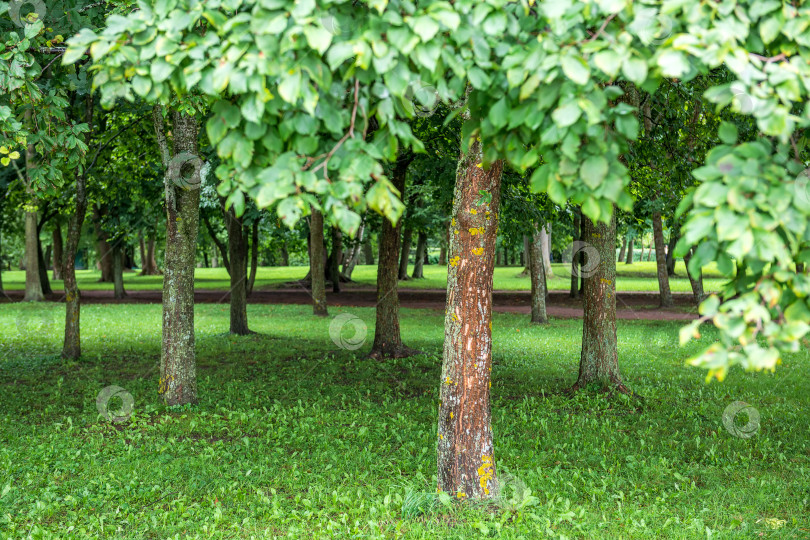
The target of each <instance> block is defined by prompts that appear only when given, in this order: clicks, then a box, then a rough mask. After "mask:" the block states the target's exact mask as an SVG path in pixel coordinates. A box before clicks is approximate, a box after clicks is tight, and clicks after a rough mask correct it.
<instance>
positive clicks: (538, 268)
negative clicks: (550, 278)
mask: <svg viewBox="0 0 810 540" xmlns="http://www.w3.org/2000/svg"><path fill="white" fill-rule="evenodd" d="M543 230H545V226H543V227H540V228H536V229H535V233H534V235H533V236H532V241H531V246H530V248H529V271H530V272H531V279H532V318H531V322H533V323H535V324H546V323H547V322H548V315H547V314H546V294H547V290H546V265H545V264H544V262H543V235H542V233H541V231H543Z"/></svg>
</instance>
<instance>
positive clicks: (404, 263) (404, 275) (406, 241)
mask: <svg viewBox="0 0 810 540" xmlns="http://www.w3.org/2000/svg"><path fill="white" fill-rule="evenodd" d="M412 237H413V230H412V229H411V228H410V227H406V228H405V230H404V231H403V233H402V249H401V253H400V255H399V279H401V280H405V279H408V259H409V258H410V255H411V238H412Z"/></svg>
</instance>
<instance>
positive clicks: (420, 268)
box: [411, 232, 427, 279]
mask: <svg viewBox="0 0 810 540" xmlns="http://www.w3.org/2000/svg"><path fill="white" fill-rule="evenodd" d="M426 255H427V233H426V232H420V233H419V236H418V237H417V239H416V255H415V258H414V263H413V274H411V277H413V278H418V279H422V278H424V277H425V272H424V266H425V256H426Z"/></svg>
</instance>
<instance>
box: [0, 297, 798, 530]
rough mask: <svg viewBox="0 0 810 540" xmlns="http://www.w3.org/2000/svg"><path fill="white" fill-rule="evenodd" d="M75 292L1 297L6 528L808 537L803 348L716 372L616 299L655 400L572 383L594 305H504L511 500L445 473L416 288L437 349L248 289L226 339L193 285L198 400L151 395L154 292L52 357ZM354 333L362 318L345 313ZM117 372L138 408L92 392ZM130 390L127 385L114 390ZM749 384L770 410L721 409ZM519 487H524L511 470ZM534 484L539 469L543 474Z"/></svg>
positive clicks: (96, 322)
mask: <svg viewBox="0 0 810 540" xmlns="http://www.w3.org/2000/svg"><path fill="white" fill-rule="evenodd" d="M62 313H63V312H62V309H61V307H59V306H54V305H24V304H6V305H2V306H0V335H2V336H3V338H2V340H0V385H1V386H2V390H3V391H2V392H0V531H2V532H1V533H0V536H2V537H9V538H12V537H25V536H28V535H30V536H31V537H34V538H46V537H71V538H86V537H93V538H100V537H105V538H160V539H164V538H185V537H196V538H251V537H254V538H265V537H267V538H270V537H277V536H289V537H292V538H380V537H385V538H395V537H405V538H475V539H477V538H482V537H487V536H490V537H500V538H543V537H554V538H563V537H567V538H639V539H641V538H644V539H646V538H754V537H758V538H759V537H762V538H807V537H808V535H810V448H809V447H808V442H807V441H808V422H807V419H808V417H810V402H809V400H810V398H809V396H808V392H807V380H808V375H810V373H808V362H807V354H806V353H803V354H802V355H800V356H798V355H797V356H794V357H791V358H787V359H786V360H785V365H784V366H782V367H780V368H779V370H778V371H777V372H776V373H775V374H773V375H772V374H746V373H744V372H741V371H739V370H734V371H733V372H732V373H731V374H730V375H729V377H728V379H727V380H726V381H725V382H724V383H722V384H718V383H712V384H708V385H707V384H706V383H705V382H704V375H705V373H704V372H703V371H700V370H697V369H694V368H687V367H685V365H684V358H686V357H687V356H688V355H689V354H690V353H694V352H695V351H696V350H697V348H698V347H699V346H701V345H706V344H707V343H710V342H711V341H712V340H713V339H714V335H713V333H712V332H711V331H706V332H705V333H704V337H703V342H702V343H701V344H692V345H690V346H689V347H687V348H686V349H679V348H678V346H677V332H678V328H679V326H678V325H677V324H673V323H664V322H629V321H621V322H620V326H619V342H620V362H621V365H622V370H623V372H624V376H625V379H626V381H627V382H628V384H629V385H630V386H631V387H632V388H633V389H634V390H636V391H637V392H639V393H640V394H641V395H643V396H645V398H646V399H645V401H644V402H643V404H639V403H637V402H634V401H631V400H629V399H628V398H624V397H621V396H613V397H612V398H608V397H607V396H605V395H604V394H597V393H592V392H587V391H584V392H580V393H578V394H577V395H575V396H574V397H568V396H566V395H564V394H562V390H564V389H565V388H567V387H568V386H570V385H571V384H572V383H573V381H574V379H575V377H576V370H577V362H578V357H579V344H580V336H581V331H582V327H581V322H580V321H578V320H554V321H553V322H552V324H551V325H550V326H548V327H532V326H530V325H529V324H528V317H526V316H520V315H514V314H495V317H494V323H493V333H494V336H493V343H494V350H493V356H494V368H493V378H494V379H493V380H494V382H493V385H492V394H493V402H492V413H493V426H494V432H495V445H496V446H495V458H496V462H497V467H498V473H499V474H500V475H501V477H502V478H504V479H507V480H508V485H507V493H508V496H507V497H506V499H505V500H501V501H499V502H497V503H496V504H491V505H486V506H484V505H469V504H467V505H461V504H456V503H453V502H450V501H448V500H447V499H446V498H444V497H438V496H437V495H436V494H435V486H436V477H435V467H436V464H435V461H436V457H435V451H436V442H435V440H436V415H437V407H438V402H437V400H438V388H439V377H440V376H439V373H440V362H441V357H440V355H441V348H442V339H443V334H444V332H443V316H442V313H441V312H440V311H430V310H403V314H402V315H403V316H402V333H403V336H404V337H405V339H406V342H407V343H408V344H409V345H411V346H415V347H418V348H420V349H421V350H423V351H424V352H425V354H424V355H421V356H418V357H415V358H410V359H403V360H388V361H384V362H376V361H372V360H369V359H367V358H365V356H364V353H366V352H367V351H368V349H369V346H370V342H371V338H372V335H371V334H372V332H373V321H374V311H373V310H372V309H368V308H350V309H342V310H341V309H334V308H330V315H332V316H333V317H334V316H335V315H337V314H339V313H351V314H354V315H357V316H359V317H360V318H361V319H362V320H363V321H364V322H365V323H366V324H367V325H368V328H369V332H368V336H367V339H366V342H365V343H364V345H363V347H361V348H360V349H359V350H357V351H355V352H351V351H347V350H344V349H341V348H340V347H337V346H336V345H335V344H334V343H333V341H332V340H331V339H330V337H329V324H330V322H331V320H332V319H331V318H328V319H315V318H313V317H312V316H311V315H310V307H309V306H275V305H250V306H249V307H248V313H249V317H250V321H251V327H252V328H253V329H255V330H257V331H258V332H260V334H258V335H254V336H249V337H242V338H237V337H230V336H228V335H226V334H223V331H225V330H226V329H227V322H228V305H227V304H208V305H200V306H197V307H196V328H197V351H198V363H199V369H198V376H199V392H200V403H199V404H198V405H196V406H194V407H182V408H166V407H164V406H162V405H160V404H159V402H158V396H157V385H158V372H157V368H156V364H157V362H158V359H159V355H160V318H161V310H160V306H159V305H125V306H123V305H117V306H116V305H89V306H86V307H84V308H83V309H82V338H83V343H84V353H85V355H84V357H83V358H82V359H81V361H78V362H72V363H65V362H62V361H60V360H59V359H58V352H59V350H60V346H61V337H62V336H61V317H62V316H63V315H62ZM344 330H346V332H348V335H346V336H344V337H351V332H350V331H349V330H347V329H344ZM108 385H118V386H121V387H123V388H124V389H126V391H128V392H129V393H131V395H132V396H133V398H134V411H133V414H132V416H131V418H130V421H129V422H126V423H123V424H116V425H113V424H111V423H109V422H107V421H106V420H105V419H104V418H103V417H102V416H101V415H100V414H99V413H98V411H97V408H96V403H95V400H96V396H97V395H98V393H99V391H100V390H101V389H102V388H104V387H106V386H108ZM115 399H117V398H115ZM737 400H742V401H746V402H748V403H750V404H751V405H753V406H754V407H756V409H757V410H758V411H759V413H760V415H761V429H760V431H759V432H758V433H757V434H756V436H754V437H753V438H750V439H741V438H736V437H733V436H731V435H730V434H729V433H728V432H727V430H726V429H725V428H724V427H723V423H722V421H721V417H722V414H723V411H724V409H725V408H726V407H727V406H728V405H729V404H730V403H732V402H734V401H737ZM516 487H517V489H515V488H516ZM528 490H531V492H530V493H529V492H528Z"/></svg>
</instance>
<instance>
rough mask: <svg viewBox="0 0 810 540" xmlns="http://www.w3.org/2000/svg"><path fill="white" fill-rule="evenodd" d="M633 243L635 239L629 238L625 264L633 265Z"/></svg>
mask: <svg viewBox="0 0 810 540" xmlns="http://www.w3.org/2000/svg"><path fill="white" fill-rule="evenodd" d="M634 242H635V238H632V237H631V238H630V242H629V243H628V245H627V259H625V261H624V263H625V264H633V255H634V251H633V250H634V247H633V243H634Z"/></svg>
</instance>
